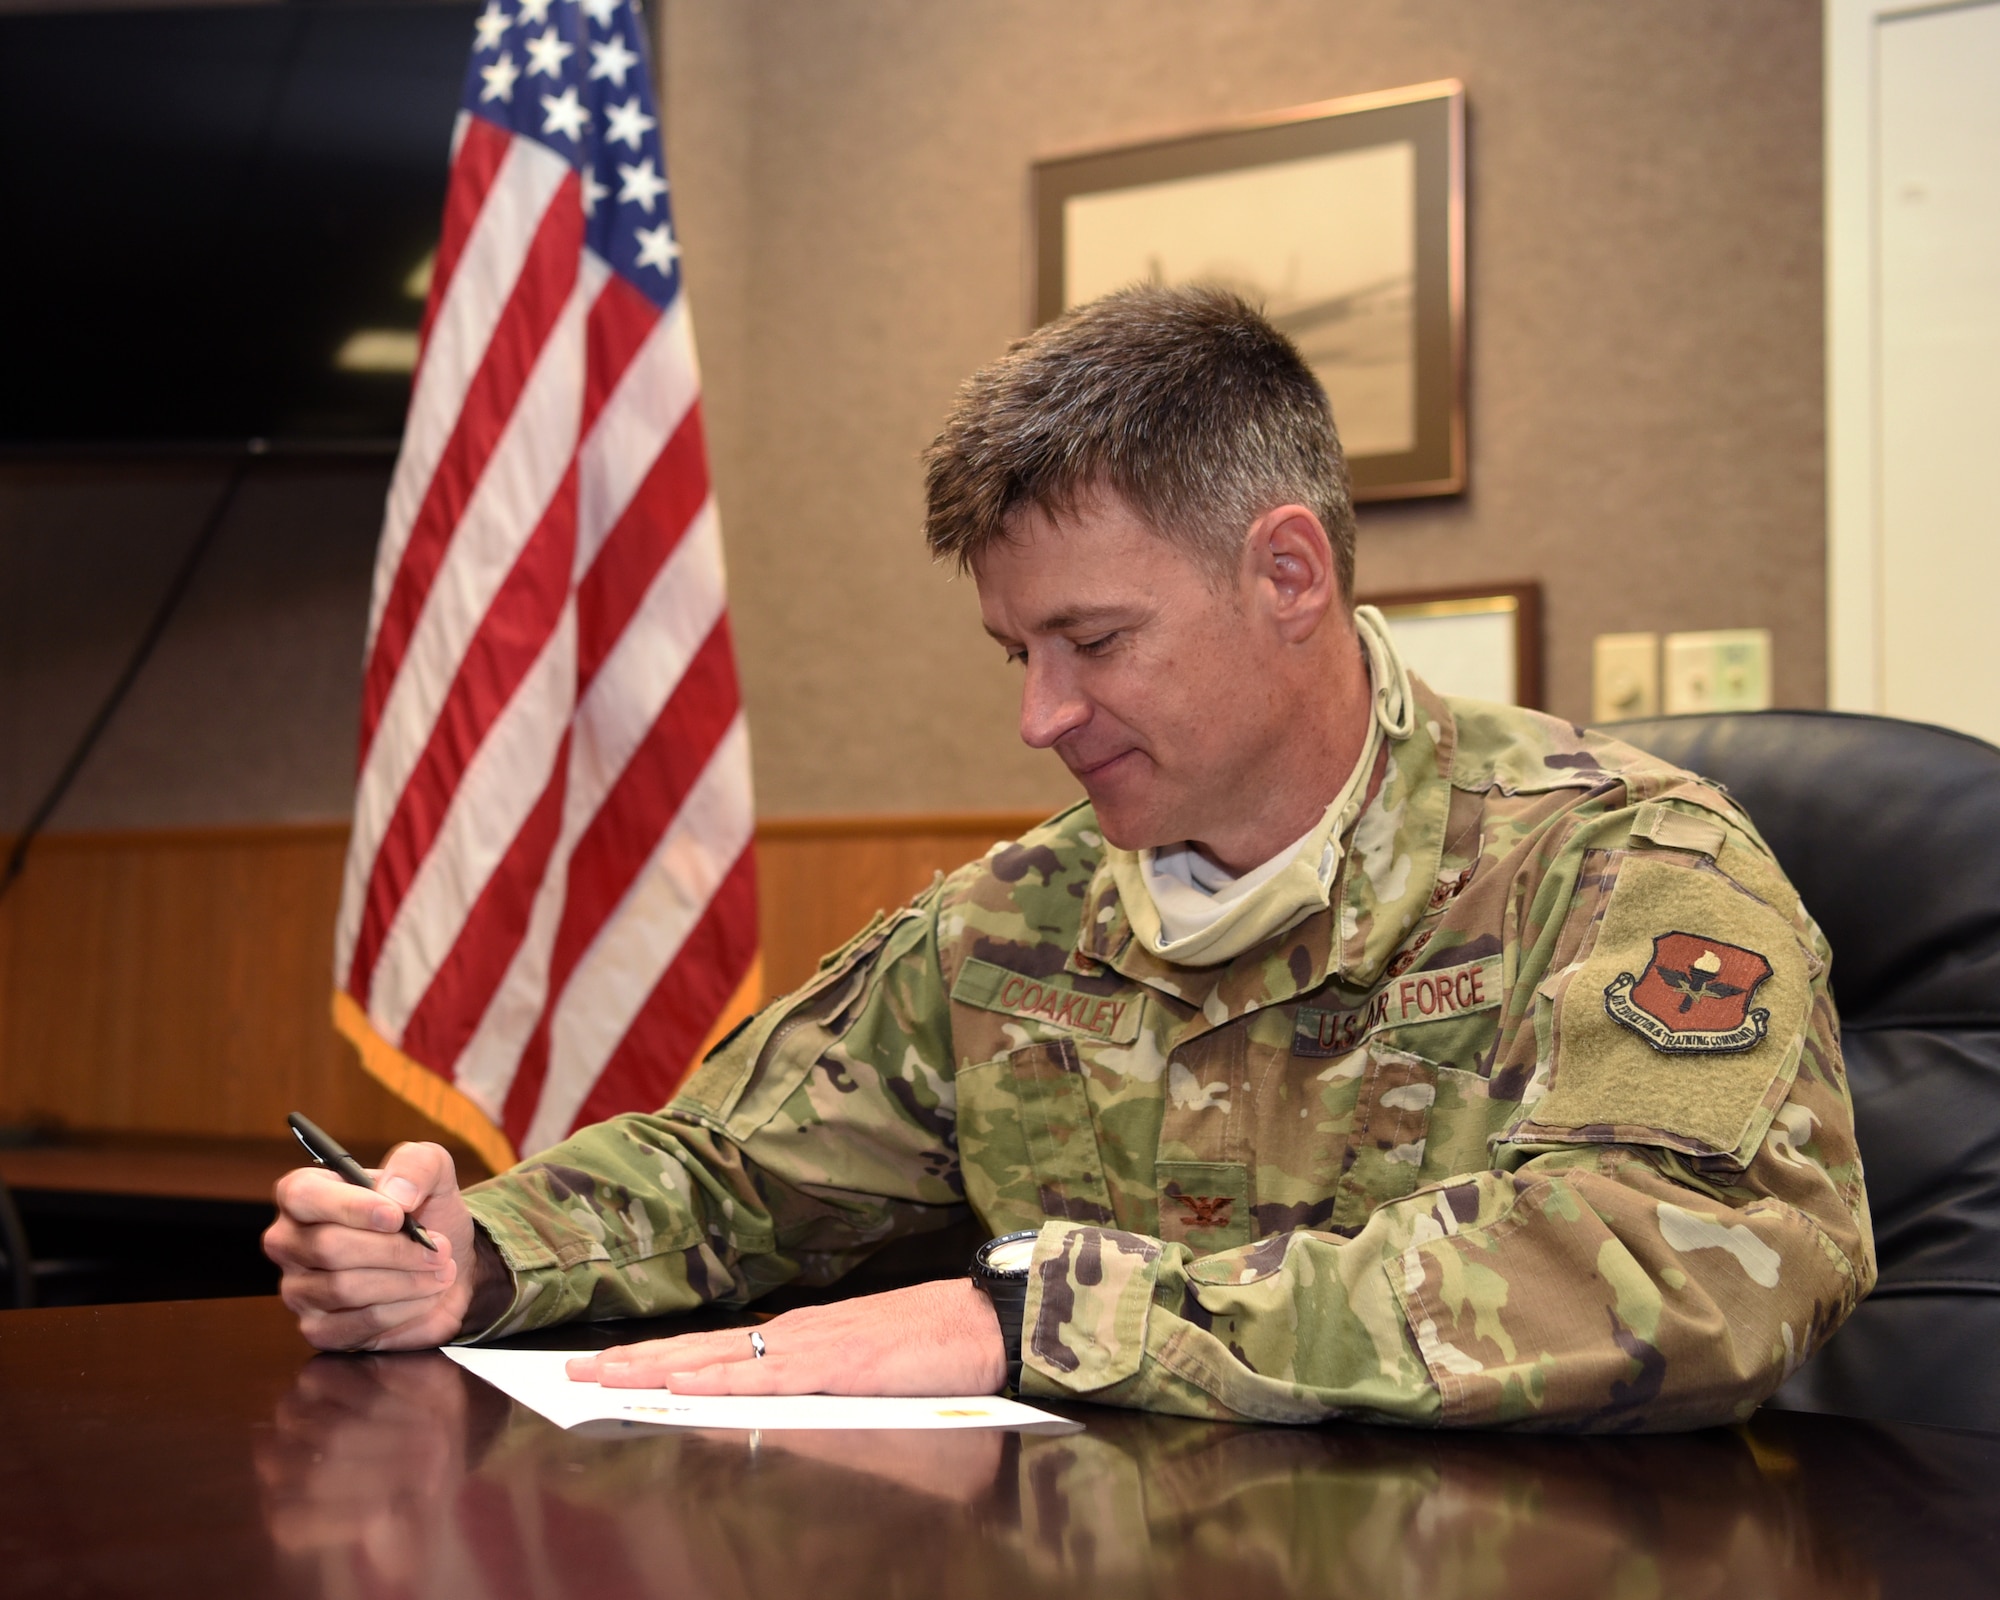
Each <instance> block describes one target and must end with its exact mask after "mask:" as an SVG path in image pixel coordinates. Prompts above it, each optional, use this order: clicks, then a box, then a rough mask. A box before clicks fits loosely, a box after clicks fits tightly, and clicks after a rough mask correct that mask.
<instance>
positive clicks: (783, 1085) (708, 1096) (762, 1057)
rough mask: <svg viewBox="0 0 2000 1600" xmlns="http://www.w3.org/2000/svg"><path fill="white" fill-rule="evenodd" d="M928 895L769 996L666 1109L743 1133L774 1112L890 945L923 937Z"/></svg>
mask: <svg viewBox="0 0 2000 1600" xmlns="http://www.w3.org/2000/svg"><path fill="white" fill-rule="evenodd" d="M926 900H927V897H926V898H925V899H920V900H919V901H918V902H917V903H915V904H912V905H908V906H905V907H903V908H902V909H901V910H900V911H897V912H896V913H895V914H894V915H892V916H884V915H883V914H882V913H880V912H877V913H876V915H875V917H874V919H873V920H872V921H871V922H870V923H869V924H868V926H867V927H865V928H863V929H862V930H861V932H860V933H858V934H856V935H855V937H854V938H852V939H850V940H849V941H848V942H847V943H846V944H845V945H843V946H841V948H840V949H838V950H836V951H835V952H834V953H833V954H832V955H830V956H828V957H827V958H826V960H824V961H822V962H821V963H820V968H819V971H817V972H816V973H814V974H813V976H812V977H811V978H810V979H809V980H808V981H807V982H806V984H805V986H804V987H803V988H800V989H797V990H794V991H793V992H792V993H791V994H789V995H787V996H785V997H784V998H783V999H781V1000H776V1001H773V1002H772V1003H771V1004H770V1005H768V1006H766V1007H765V1008H764V1009H763V1010H762V1011H761V1012H759V1013H758V1014H757V1015H756V1016H755V1017H754V1018H752V1019H751V1021H750V1023H749V1025H748V1026H747V1027H745V1028H743V1029H742V1030H741V1031H740V1032H738V1033H737V1034H736V1035H735V1036H734V1037H733V1038H731V1039H728V1040H726V1041H724V1043H723V1044H722V1045H721V1046H720V1047H719V1048H717V1049H716V1050H715V1051H713V1052H712V1053H711V1054H710V1056H709V1058H708V1059H707V1060H706V1061H703V1062H702V1063H701V1065H700V1066H698V1067H697V1068H696V1069H695V1071H694V1073H693V1074H692V1075H691V1076H690V1077H689V1078H688V1081H687V1083H686V1084H685V1085H683V1086H682V1088H681V1091H680V1093H678V1094H677V1095H675V1097H674V1101H673V1105H672V1108H671V1109H672V1111H673V1112H674V1114H676V1115H678V1116H683V1117H686V1118H687V1119H688V1120H690V1121H693V1122H700V1123H704V1124H707V1125H709V1126H713V1127H719V1128H721V1129H723V1130H724V1131H726V1132H727V1133H729V1134H730V1135H731V1136H732V1137H733V1138H737V1139H742V1138H746V1137H748V1136H749V1135H750V1134H752V1133H754V1132H756V1131H757V1129H758V1128H760V1127H762V1126H763V1125H764V1124H765V1123H766V1122H768V1121H769V1120H770V1119H771V1117H772V1116H773V1115H774V1114H775V1113H776V1112H777V1110H778V1108H779V1107H780V1106H782V1105H783V1104H784V1103H785V1101H786V1100H787V1099H788V1098H789V1097H790V1096H791V1093H792V1091H793V1090H794V1089H796V1088H797V1087H798V1086H799V1084H800V1083H801V1082H802V1081H803V1080H804V1078H805V1075H806V1073H808V1072H809V1071H811V1070H812V1064H813V1062H814V1061H816V1060H817V1059H818V1058H819V1055H820V1052H821V1051H822V1050H824V1049H825V1048H826V1046H828V1045H829V1044H831V1043H832V1042H833V1041H834V1039H836V1038H837V1037H839V1032H840V1028H841V1024H842V1021H843V1020H844V1019H845V1018H848V1017H850V1016H852V1015H853V1013H854V1012H855V1010H856V1009H857V1007H858V1004H859V1002H860V1001H861V1000H862V999H863V998H864V997H865V995H866V993H867V991H868V988H869V985H870V983H871V982H872V981H873V979H874V978H875V976H876V973H877V970H878V968H879V967H880V966H881V965H882V963H883V961H884V959H885V956H887V955H889V954H891V953H892V952H891V951H890V946H891V945H892V943H893V944H896V945H897V946H898V947H899V948H898V951H897V952H893V953H900V946H901V945H903V944H907V943H908V942H910V937H911V936H912V935H913V934H914V935H917V936H920V935H921V929H922V921H921V919H922V917H923V915H924V910H925V906H926Z"/></svg>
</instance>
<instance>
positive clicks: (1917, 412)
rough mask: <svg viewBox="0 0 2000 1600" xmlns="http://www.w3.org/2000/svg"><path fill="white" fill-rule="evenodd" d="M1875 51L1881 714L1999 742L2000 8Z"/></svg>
mask: <svg viewBox="0 0 2000 1600" xmlns="http://www.w3.org/2000/svg"><path fill="white" fill-rule="evenodd" d="M1877 42H1878V51H1879V54H1878V56H1877V61H1878V64H1879V73H1880V76H1879V78H1878V80H1877V81H1878V83H1879V85H1880V90H1879V100H1878V113H1877V116H1878V121H1877V129H1878V136H1877V137H1878V142H1877V145H1876V149H1877V151H1878V161H1879V166H1878V168H1877V174H1878V175H1877V182H1876V208H1877V209H1876V216H1877V218H1878V219H1879V221H1878V223H1877V226H1878V227H1879V229H1880V233H1881V244H1880V255H1879V257H1878V259H1879V260H1880V262H1881V267H1880V271H1881V297H1882V298H1881V313H1880V315H1881V324H1880V326H1881V346H1880V348H1881V352H1882V355H1881V361H1882V368H1881V373H1882V376H1881V385H1882V408H1881V421H1880V424H1879V426H1880V428H1881V462H1882V468H1881V471H1882V645H1883V649H1882V709H1883V710H1884V711H1886V712H1887V713H1888V714H1889V715H1891V716H1895V717H1915V718H1918V719H1920V720H1922V721H1925V722H1942V723H1945V724H1947V725H1948V726H1950V727H1954V728H1963V729H1964V730H1965V731H1966V732H1967V733H1976V734H1978V735H1979V736H1980V737H1981V738H1983V739H1992V740H1995V741H2000V4H1986V5H1974V6H1966V7H1964V8H1963V9H1961V10H1956V11H1933V12H1930V13H1928V14H1923V15H1917V16H1905V17H1894V18H1890V19H1887V20H1885V21H1884V22H1883V23H1882V24H1881V25H1880V27H1879V29H1878V33H1877Z"/></svg>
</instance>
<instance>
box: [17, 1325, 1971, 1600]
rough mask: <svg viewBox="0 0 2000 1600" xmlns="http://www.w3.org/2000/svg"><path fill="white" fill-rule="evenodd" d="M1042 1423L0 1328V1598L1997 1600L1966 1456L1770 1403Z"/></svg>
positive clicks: (1117, 1416)
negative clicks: (1474, 1425)
mask: <svg viewBox="0 0 2000 1600" xmlns="http://www.w3.org/2000/svg"><path fill="white" fill-rule="evenodd" d="M621 1331H623V1332H625V1333H627V1334H629V1333H631V1332H634V1331H644V1330H643V1329H641V1328H640V1327H639V1326H638V1325H626V1327H625V1328H624V1329H623V1330H621ZM545 1342H547V1343H552V1344H568V1345H572V1346H582V1345H585V1344H591V1343H603V1342H609V1340H608V1339H607V1338H605V1337H603V1336H602V1335H601V1334H600V1333H599V1332H598V1331H597V1330H591V1329H587V1328H583V1329H567V1330H562V1334H561V1337H560V1338H559V1339H555V1340H548V1341H545ZM1070 1414H1071V1415H1073V1416H1075V1417H1077V1418H1078V1419H1080V1420H1082V1421H1084V1422H1085V1423H1086V1424H1087V1426H1086V1429H1085V1431H1083V1432H1081V1433H1075V1434H1070V1435H1067V1436H1062V1437H1034V1436H1023V1435H1017V1434H1001V1433H989V1432H974V1433H956V1434H798V1433H794V1434H765V1435H763V1436H761V1437H757V1436H751V1435H745V1434H740V1433H714V1434H697V1433H688V1432H677V1431H673V1430H661V1431H659V1432H658V1433H649V1434H647V1435H646V1436H644V1437H630V1436H628V1437H625V1438H620V1439H591V1438H581V1437H577V1436H575V1435H568V1434H564V1433H562V1432H561V1431H559V1430H558V1429H556V1428H554V1427H552V1426H550V1425H549V1424H548V1423H546V1422H543V1421H542V1420H541V1419H540V1418H539V1417H536V1416H534V1415H533V1414H531V1413H529V1412H526V1411H524V1410H521V1409H519V1408H517V1407H515V1406H514V1405H513V1403H512V1402H510V1401H508V1400H507V1399H506V1398H505V1397H503V1396H502V1395H500V1394H499V1393H498V1392H497V1391H495V1390H492V1389H490V1388H488V1387H486V1386H485V1385H484V1384H482V1383H479V1382H478V1381H477V1380H474V1379H471V1378H469V1377H467V1376H465V1375H464V1374H462V1373H461V1372H460V1371H459V1369H458V1368H456V1367H455V1366H453V1365H452V1364H451V1363H449V1362H447V1361H446V1360H444V1358H442V1357H441V1356H438V1355H435V1354H423V1355H411V1356H390V1357H329V1356H321V1357H314V1356H312V1355H311V1353H310V1352H309V1351H308V1350H307V1348H306V1347H305V1345H304V1344H303V1343H302V1342H301V1341H300V1339H299V1337H298V1334H297V1333H296V1332H295V1331H294V1329H293V1327H292V1324H291V1321H290V1319H289V1318H288V1317H287V1316H286V1314H285V1312H284V1310H283V1308H282V1307H281V1306H280V1305H279V1304H278V1303H277V1302H276V1301H273V1300H233V1301H191V1302H181V1303H177V1304H161V1305H135V1306H105V1307H94V1308H79V1309H74V1310H57V1311H30V1312H14V1313H7V1314H0V1594H5V1595H7V1596H9V1597H19V1600H26V1597H30V1596H55V1595H62V1596H99V1595H106V1596H116V1595H145V1596H149V1597H160V1600H172V1597H177V1596H199V1597H202V1600H251V1597H259V1596H267V1595H285V1596H291V1595H298V1596H327V1597H352V1600H392V1597H393V1600H425V1597H433V1596H435V1597H439V1600H445V1597H449V1600H473V1597H479V1596H495V1597H503V1600H515V1597H519V1600H528V1597H536V1600H544V1597H546V1600H569V1597H575V1600H627V1597H638V1596H653V1595H659V1596H668V1595H672V1596H702V1595H717V1596H730V1597H738V1600H749V1597H758V1596H779V1597H782V1600H820V1597H843V1596H850V1595H851V1596H856V1597H861V1596H866V1597H869V1600H875V1597H882V1596H902V1595H908V1596H924V1597H928V1596H933V1595H938V1596H960V1595H964V1596H993V1597H1004V1600H1021V1597H1024V1596H1029V1595H1040V1594H1052V1595H1079V1596H1081V1595H1089V1596H1091V1597H1093V1600H1112V1597H1118V1596H1124V1595H1163V1596H1164V1595H1173V1596H1180V1595H1203V1596H1215V1597H1218V1600H1250V1597H1262V1596H1266V1595H1286V1594H1301V1595H1305V1594H1311V1595H1355V1596H1369V1597H1376V1596H1382V1597H1399V1596H1428V1595H1463V1596H1475V1595H1477V1596H1495V1597H1500V1596H1512V1595H1521V1596H1534V1597H1536V1600H1556V1597H1562V1596H1570V1595H1577V1596H1583V1595H1591V1596H1596V1595H1631V1596H1640V1595H1647V1596H1653V1595H1658V1596H1668V1597H1676V1600H1678V1597H1682V1596H1704V1595H1715V1596H1727V1597H1730V1600H1740V1597H1759V1600H1763V1597H1774V1596H1775V1597H1783V1596H1792V1595H1798V1596H1805V1595H1813V1596H1825V1595H1834V1596H1846V1595H1852V1596H1857V1597H1860V1596H1871V1595H1877V1594H1880V1595H1885V1596H1899V1595H1911V1596H1922V1597H1923V1600H1949V1597H1952V1596H1958V1595H1967V1596H1970V1595H1981V1596H1986V1595H1991V1594H1993V1593H1994V1592H1995V1590H1996V1587H2000V1436H1994V1435H1985V1434H1973V1433H1955V1432H1951V1431H1947V1430H1943V1429H1929V1428H1916V1427H1899V1426H1877V1425H1871V1424H1867V1423H1860V1422H1852V1421H1846V1420H1842V1419H1838V1418H1830V1417H1811V1416H1799V1415H1787V1414H1783V1413H1774V1412H1765V1413H1761V1414H1760V1415H1759V1416H1758V1417H1756V1418H1755V1419H1754V1420H1753V1421H1752V1423H1751V1424H1750V1425H1749V1426H1748V1427H1745V1428H1742V1429H1737V1430H1727V1431H1725V1430H1717V1431H1713V1432H1709V1433H1705V1434H1696V1435H1686V1436H1680V1437H1662V1438H1629V1439H1562V1438H1537V1437H1531V1436H1500V1435H1470V1436H1452V1435H1443V1434H1423V1433H1412V1432H1404V1431H1398V1430H1390V1429H1380V1428H1363V1427H1349V1426H1330V1427H1324V1428H1313V1429H1279V1428H1248V1427H1230V1426H1224V1425H1218V1424H1209V1423H1198V1422H1188V1421H1182V1420H1178V1419H1174V1418H1168V1417H1149V1416H1139V1415H1134V1414H1130V1413H1124V1412H1118V1411H1112V1410H1108V1409H1098V1408H1093V1407H1075V1408H1071V1410H1070Z"/></svg>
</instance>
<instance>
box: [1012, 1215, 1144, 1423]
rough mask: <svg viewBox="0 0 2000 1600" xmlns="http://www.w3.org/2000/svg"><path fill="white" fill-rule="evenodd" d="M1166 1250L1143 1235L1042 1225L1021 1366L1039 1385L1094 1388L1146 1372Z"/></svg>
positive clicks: (1078, 1390)
mask: <svg viewBox="0 0 2000 1600" xmlns="http://www.w3.org/2000/svg"><path fill="white" fill-rule="evenodd" d="M1160 1251H1161V1246H1160V1242H1159V1240H1157V1239H1148V1238H1146V1237H1144V1236H1143V1235H1141V1234H1136V1233H1121V1232H1119V1231H1117V1230H1116V1229H1112V1228H1094V1227H1090V1226H1087V1225H1083V1224H1079V1223H1074V1222H1049V1223H1044V1224H1043V1226H1042V1231H1041V1236H1040V1237H1039V1238H1038V1239H1037V1240H1036V1241H1035V1255H1034V1260H1033V1262H1032V1263H1031V1264H1030V1266H1029V1268H1028V1303H1027V1307H1026V1309H1025V1311H1024V1312H1023V1314H1022V1319H1021V1364H1022V1368H1023V1371H1024V1374H1027V1373H1032V1374H1033V1375H1034V1377H1035V1379H1038V1380H1039V1382H1035V1383H1034V1384H1033V1388H1034V1389H1035V1390H1036V1391H1038V1392H1041V1393H1048V1394H1069V1395H1086V1394H1092V1393H1094V1392H1096V1391H1097V1390H1100V1389H1104V1388H1108V1387H1109V1386H1110V1385H1112V1384H1115V1383H1122V1382H1123V1381H1124V1380H1125V1379H1127V1378H1129V1377H1131V1376H1132V1375H1133V1374H1134V1373H1136V1372H1137V1371H1138V1370H1139V1368H1140V1366H1141V1365H1142V1364H1143V1363H1144V1361H1145V1359H1146V1323H1147V1319H1148V1318H1149V1317H1150V1315H1151V1313H1152V1309H1153V1291H1154V1285H1155V1283H1156V1281H1157V1279H1158V1276H1159V1264H1160ZM1024 1381H1028V1380H1026V1379H1025V1378H1024Z"/></svg>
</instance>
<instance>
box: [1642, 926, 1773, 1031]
mask: <svg viewBox="0 0 2000 1600" xmlns="http://www.w3.org/2000/svg"><path fill="white" fill-rule="evenodd" d="M1770 976H1771V963H1770V962H1769V961H1767V960H1765V959H1764V957H1762V956H1760V955H1759V954H1758V953H1757V952H1756V951H1755V950H1745V949H1744V948H1742V946H1740V945H1733V944H1724V943H1722V941H1721V940H1719V939H1704V938H1702V937H1700V936H1699V935H1697V934H1692V933H1663V934H1661V935H1659V936H1658V937H1657V938H1655V939H1654V940H1653V959H1652V960H1651V961H1649V962H1647V963H1646V970H1645V971H1644V972H1642V973H1640V974H1639V975H1638V976H1637V977H1636V978H1635V977H1634V976H1633V975H1632V974H1631V973H1629V972H1621V973H1620V974H1619V975H1618V976H1617V977H1616V978H1614V979H1612V980H1611V982H1610V983H1609V984H1607V985H1606V986H1605V990H1604V1009H1605V1010H1606V1011H1607V1012H1609V1013H1610V1015H1611V1018H1612V1020H1613V1021H1615V1022H1620V1023H1623V1024H1624V1025H1625V1026H1626V1027H1628V1028H1630V1029H1631V1030H1632V1031H1633V1032H1634V1033H1636V1034H1638V1035H1639V1037H1640V1038H1642V1039H1644V1040H1645V1041H1646V1043H1648V1044H1649V1045H1651V1046H1652V1047H1653V1048H1654V1049H1655V1050H1659V1051H1664V1052H1665V1053H1666V1054H1668V1055H1689V1054H1695V1053H1700V1054H1719V1053H1721V1052H1724V1051H1729V1050H1749V1049H1753V1048H1755V1047H1756V1045H1757V1044H1759V1043H1760V1042H1761V1041H1762V1040H1763V1037H1764V1030H1765V1029H1766V1027H1768V1026H1769V1024H1770V1021H1771V1013H1770V1012H1768V1011H1763V1010H1758V1011H1752V1010H1751V1009H1750V1001H1751V998H1752V997H1753V996H1754V995H1755V994H1756V992H1757V986H1758V985H1759V984H1761V983H1762V982H1763V981H1764V980H1765V979H1766V978H1768V977H1770Z"/></svg>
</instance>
